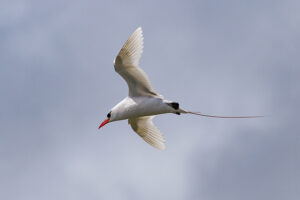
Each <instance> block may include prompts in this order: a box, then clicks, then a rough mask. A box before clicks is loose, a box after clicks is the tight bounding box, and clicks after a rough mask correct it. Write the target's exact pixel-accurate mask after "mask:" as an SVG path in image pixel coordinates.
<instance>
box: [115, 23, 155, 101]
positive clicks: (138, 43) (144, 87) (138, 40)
mask: <svg viewBox="0 0 300 200" xmlns="http://www.w3.org/2000/svg"><path fill="white" fill-rule="evenodd" d="M143 39H144V38H143V33H142V28H141V27H139V28H137V29H136V30H135V31H134V32H133V34H132V35H131V36H130V37H129V38H128V40H127V41H126V42H125V44H124V45H123V47H122V49H121V50H120V52H119V54H118V55H117V57H116V59H115V60H114V67H115V71H116V72H118V73H119V74H120V75H121V76H122V77H123V78H124V79H125V81H126V82H127V84H128V88H129V96H131V97H134V96H156V95H157V94H156V92H155V91H154V90H153V88H152V86H151V84H150V81H149V79H148V77H147V75H146V73H145V72H144V71H143V70H142V69H141V68H139V67H138V64H139V60H140V57H141V55H142V52H143Z"/></svg>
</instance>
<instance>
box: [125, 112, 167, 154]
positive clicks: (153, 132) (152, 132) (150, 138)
mask: <svg viewBox="0 0 300 200" xmlns="http://www.w3.org/2000/svg"><path fill="white" fill-rule="evenodd" d="M153 118H154V116H145V117H137V118H132V119H128V123H129V124H130V125H131V128H132V129H133V130H134V131H135V132H136V133H137V134H138V135H139V136H141V137H142V138H143V140H145V141H146V142H147V143H148V144H150V145H151V146H153V147H155V148H157V149H160V150H164V149H165V143H164V142H165V140H164V138H163V136H162V134H161V133H160V131H159V130H158V129H157V128H156V127H155V126H154V124H153V122H152V119H153Z"/></svg>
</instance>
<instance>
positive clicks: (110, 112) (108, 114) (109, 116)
mask: <svg viewBox="0 0 300 200" xmlns="http://www.w3.org/2000/svg"><path fill="white" fill-rule="evenodd" d="M112 121H114V116H113V112H112V111H109V113H107V116H106V119H105V120H103V122H102V123H101V124H100V126H99V128H98V129H100V128H101V127H102V126H104V125H105V124H107V123H109V122H112Z"/></svg>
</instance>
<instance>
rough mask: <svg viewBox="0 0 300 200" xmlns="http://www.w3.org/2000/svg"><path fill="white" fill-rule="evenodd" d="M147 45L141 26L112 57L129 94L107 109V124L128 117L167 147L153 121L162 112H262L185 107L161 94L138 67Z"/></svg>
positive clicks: (150, 139) (137, 128)
mask: <svg viewBox="0 0 300 200" xmlns="http://www.w3.org/2000/svg"><path fill="white" fill-rule="evenodd" d="M143 47H144V37H143V31H142V28H141V27H138V28H137V29H136V30H135V31H134V32H133V33H132V34H131V36H130V37H129V38H128V39H127V41H126V42H125V43H124V45H123V46H122V48H121V50H120V51H119V53H118V55H117V56H116V58H115V59H114V61H113V66H114V69H115V71H116V72H117V73H118V74H119V75H120V76H121V77H122V78H123V79H124V80H125V81H126V83H127V85H128V90H129V92H128V96H127V97H125V98H124V99H123V100H122V101H121V102H119V103H118V104H117V105H115V106H114V107H113V108H112V109H110V111H109V112H108V114H107V116H106V119H105V120H104V121H103V122H102V123H101V124H100V126H99V127H98V129H100V128H102V127H103V126H104V125H106V124H108V123H111V122H114V121H119V120H128V124H129V125H130V126H131V128H132V129H133V131H135V132H136V133H137V134H138V135H139V136H140V137H141V138H142V139H143V140H144V141H145V142H147V143H148V144H150V145H151V146H153V147H155V148H157V149H159V150H164V149H165V140H164V138H163V135H162V134H161V132H160V131H159V130H158V128H157V127H156V126H155V125H154V124H153V118H154V117H155V116H156V115H159V114H166V113H174V114H177V115H180V114H194V115H200V116H204V117H214V118H256V117H262V116H217V115H207V114H203V113H200V112H192V111H186V110H184V109H182V108H181V107H180V106H179V103H178V102H174V101H169V100H167V99H165V98H164V97H163V96H162V95H160V94H158V93H157V92H156V91H155V90H154V89H153V87H152V85H151V83H150V81H149V78H148V76H147V74H146V73H145V72H144V71H143V70H142V69H141V68H140V67H139V60H140V58H141V55H142V52H143Z"/></svg>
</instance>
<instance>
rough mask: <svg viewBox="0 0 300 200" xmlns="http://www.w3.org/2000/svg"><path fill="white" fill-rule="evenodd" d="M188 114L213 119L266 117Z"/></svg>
mask: <svg viewBox="0 0 300 200" xmlns="http://www.w3.org/2000/svg"><path fill="white" fill-rule="evenodd" d="M186 113H189V114H194V115H200V116H203V117H213V118H258V117H264V116H260V115H257V116H219V115H206V114H202V113H200V112H191V111H186Z"/></svg>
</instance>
